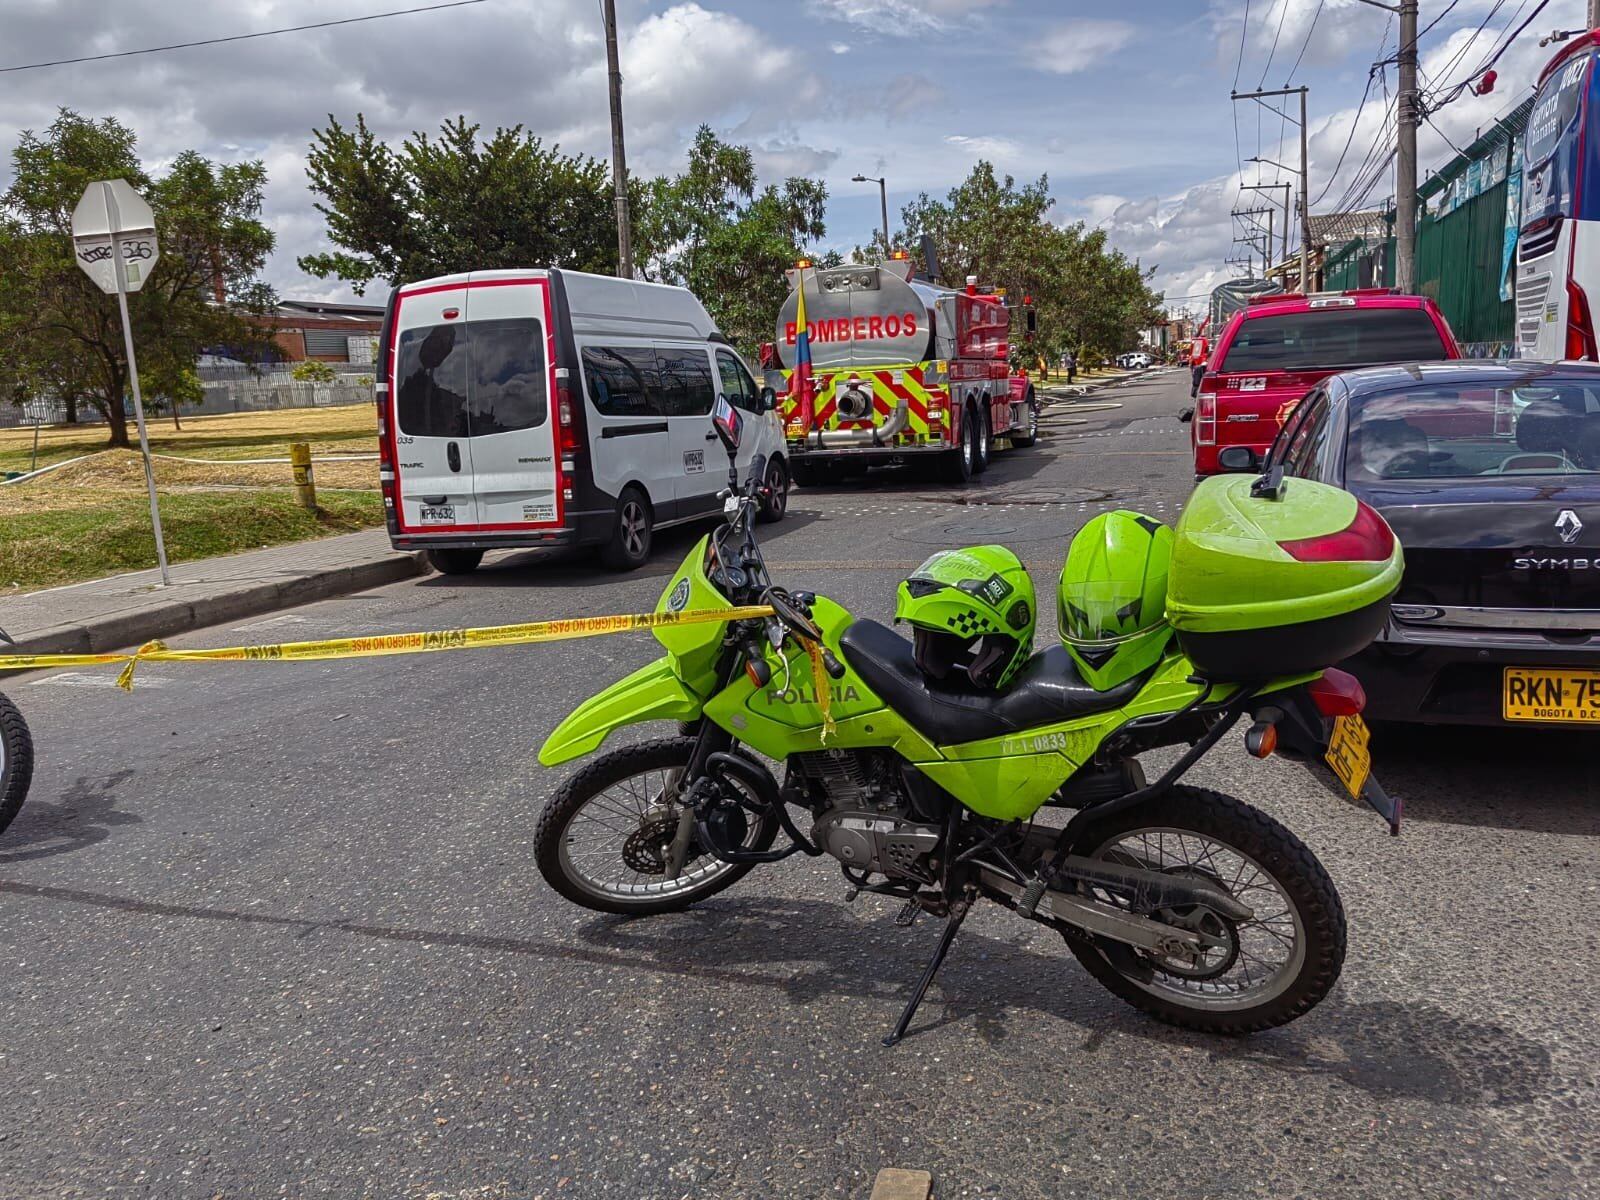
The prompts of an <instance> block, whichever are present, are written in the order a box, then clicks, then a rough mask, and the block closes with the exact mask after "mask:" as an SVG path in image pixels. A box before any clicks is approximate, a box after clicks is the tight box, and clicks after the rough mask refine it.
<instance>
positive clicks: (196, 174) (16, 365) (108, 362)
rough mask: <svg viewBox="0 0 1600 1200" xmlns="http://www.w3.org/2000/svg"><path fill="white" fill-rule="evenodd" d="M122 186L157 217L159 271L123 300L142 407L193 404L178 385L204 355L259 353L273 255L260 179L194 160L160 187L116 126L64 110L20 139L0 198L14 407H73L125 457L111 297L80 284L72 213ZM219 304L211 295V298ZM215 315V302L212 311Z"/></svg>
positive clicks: (2, 333)
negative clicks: (103, 429)
mask: <svg viewBox="0 0 1600 1200" xmlns="http://www.w3.org/2000/svg"><path fill="white" fill-rule="evenodd" d="M117 178H121V179H126V180H127V181H128V182H129V183H130V184H132V185H133V186H134V188H135V189H137V190H138V191H139V192H140V193H141V194H142V195H143V196H144V197H145V199H146V200H148V201H149V203H150V207H151V208H152V209H153V210H154V211H155V217H156V230H157V234H158V236H159V238H160V243H161V258H160V261H159V262H158V263H157V264H156V266H155V269H154V270H153V271H152V272H151V273H150V277H149V279H148V280H147V281H146V283H145V285H144V287H143V288H142V289H141V290H140V291H138V292H136V293H134V294H133V295H131V296H129V297H128V309H129V316H130V319H131V321H132V324H133V338H134V344H135V348H136V350H137V353H138V356H139V366H140V371H141V375H142V376H143V377H144V379H145V380H146V381H147V385H148V386H149V390H150V391H151V394H152V395H153V396H156V397H160V396H162V395H166V396H169V397H172V398H173V403H174V404H175V403H176V402H177V401H178V400H180V399H182V398H184V397H188V398H192V397H193V395H194V390H193V388H191V387H189V386H188V380H189V378H190V377H193V374H194V364H195V361H196V359H197V358H198V357H199V355H200V353H201V351H202V349H203V348H205V347H207V346H215V345H229V346H235V347H241V348H250V347H262V348H264V347H265V345H266V343H267V340H268V337H269V331H268V330H267V329H266V328H265V327H264V323H263V322H262V321H258V323H256V324H252V323H251V321H250V320H249V318H251V317H256V318H261V319H264V318H265V317H266V316H267V314H268V313H269V312H270V310H271V306H272V302H273V298H272V294H271V291H270V290H269V289H268V288H267V287H266V286H265V285H264V284H262V283H260V282H259V281H258V280H257V278H256V276H257V274H258V273H259V271H260V270H261V267H262V265H263V264H264V263H265V261H266V257H267V255H268V254H269V253H270V252H271V250H272V244H273V237H272V233H271V231H270V230H268V229H267V227H266V226H265V225H263V224H262V223H261V220H260V214H261V192H262V188H263V187H264V186H265V184H266V171H265V169H264V168H263V167H262V165H261V164H260V163H259V162H247V163H233V164H219V163H214V162H211V161H209V160H207V159H205V158H202V157H201V156H200V155H199V154H196V153H195V152H193V151H185V152H184V153H183V154H180V155H179V156H178V157H177V158H176V159H175V160H174V161H173V163H172V166H171V167H170V168H169V169H168V170H167V172H166V174H164V175H162V176H160V177H155V176H152V175H151V174H149V173H148V172H146V171H145V170H144V168H143V167H142V166H141V165H140V162H139V158H138V153H137V139H136V137H135V135H134V133H133V131H132V130H131V129H129V128H128V127H127V126H125V125H123V124H122V123H121V122H119V121H118V120H116V118H114V117H104V118H100V119H94V118H88V117H82V116H80V115H78V114H77V113H75V112H72V111H71V110H70V109H62V110H61V111H60V113H59V115H58V116H57V118H56V120H55V121H54V122H53V123H52V124H51V125H50V127H49V128H48V129H47V130H45V132H44V133H43V134H42V135H39V134H36V133H34V132H32V131H25V132H24V133H23V134H22V136H21V139H20V140H19V141H18V143H17V146H16V148H15V150H14V151H13V152H12V181H11V186H10V187H9V188H7V189H6V191H5V192H4V193H3V194H0V262H3V263H4V264H5V267H4V270H0V362H4V363H5V364H6V366H5V368H4V370H5V372H6V376H7V379H8V381H9V386H10V388H11V390H12V393H13V394H17V393H19V392H20V393H21V394H23V395H25V396H27V397H45V396H55V397H59V398H62V399H64V400H66V401H67V402H68V403H69V404H70V403H73V402H75V401H79V400H81V401H84V402H87V403H89V404H91V405H93V406H94V407H95V408H96V409H98V410H99V411H100V413H101V415H102V416H103V417H104V418H105V420H106V424H107V426H108V427H109V429H110V444H111V445H113V446H126V445H128V421H127V408H126V399H127V396H128V395H129V390H128V364H127V356H126V355H125V353H124V351H123V341H122V327H121V322H120V319H119V317H118V315H117V301H116V297H114V296H107V295H106V294H105V293H103V292H101V291H100V289H99V287H97V286H96V285H95V284H94V283H93V282H91V281H90V280H89V278H88V277H87V276H86V275H84V274H83V272H82V271H80V270H79V269H78V267H77V265H76V263H75V262H74V261H73V254H72V240H71V229H72V210H73V208H74V207H76V205H77V203H78V199H79V197H80V196H81V195H82V194H83V190H84V188H85V186H86V185H88V184H89V183H91V182H93V181H94V180H98V179H117ZM219 292H220V296H219ZM219 299H220V300H222V301H223V302H222V303H218V302H217V301H218V300H219Z"/></svg>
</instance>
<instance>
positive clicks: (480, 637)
mask: <svg viewBox="0 0 1600 1200" xmlns="http://www.w3.org/2000/svg"><path fill="white" fill-rule="evenodd" d="M772 615H773V610H772V609H771V608H769V607H767V606H766V605H748V606H746V607H743V608H712V609H693V610H691V611H689V612H654V613H632V614H622V615H617V616H608V617H569V618H567V619H565V620H561V621H529V622H526V623H524V624H520V625H491V626H487V627H485V628H482V629H433V630H428V631H426V632H422V633H382V634H374V635H372V636H370V637H351V638H328V639H326V640H325V641H320V642H275V643H271V644H268V645H264V646H218V647H214V648H211V649H205V650H174V649H172V648H171V647H169V646H167V645H166V644H165V643H164V642H146V643H145V644H144V645H143V646H140V647H139V648H138V649H137V650H135V651H134V652H133V653H132V654H6V655H0V671H33V670H41V669H53V668H56V667H91V666H107V665H115V664H118V663H120V664H122V673H121V674H120V675H118V676H117V686H118V687H120V688H122V689H124V690H125V691H131V690H132V689H133V672H134V668H135V667H137V666H138V665H139V664H140V663H142V662H310V661H315V660H318V659H330V658H379V657H382V656H385V655H390V654H431V653H433V652H435V651H439V650H472V649H477V648H478V647H481V646H524V645H528V644H530V643H533V642H562V641H567V640H569V639H572V638H586V637H598V636H600V635H602V634H607V633H627V632H630V631H632V630H636V629H659V628H661V627H662V626H666V625H704V624H708V623H710V622H714V621H745V620H750V619H752V618H755V617H770V616H772ZM818 661H819V662H820V657H819V659H818ZM825 694H826V693H825V692H822V691H820V690H819V692H818V695H819V697H821V696H822V695H825ZM823 712H824V717H826V715H827V707H826V706H824V709H823Z"/></svg>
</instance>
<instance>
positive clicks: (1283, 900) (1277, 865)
mask: <svg viewBox="0 0 1600 1200" xmlns="http://www.w3.org/2000/svg"><path fill="white" fill-rule="evenodd" d="M1078 845H1079V846H1080V847H1081V848H1082V849H1083V852H1084V853H1087V854H1089V855H1091V856H1092V857H1095V858H1105V859H1108V860H1110V861H1115V862H1121V863H1125V864H1129V865H1137V866H1143V867H1146V868H1151V869H1156V870H1162V871H1168V872H1171V873H1174V874H1190V875H1193V876H1195V877H1198V878H1204V879H1206V880H1207V881H1208V882H1211V883H1214V884H1217V885H1220V886H1222V887H1224V888H1225V889H1226V890H1227V891H1228V892H1229V893H1230V894H1232V895H1233V896H1234V897H1235V898H1236V899H1238V900H1240V901H1241V902H1243V903H1244V904H1246V905H1249V906H1250V907H1251V908H1252V909H1253V910H1254V911H1255V914H1256V915H1255V917H1254V918H1253V919H1252V920H1250V921H1247V922H1244V923H1243V924H1240V925H1233V924H1231V923H1229V922H1227V921H1225V920H1223V919H1222V918H1219V917H1217V916H1216V915H1215V914H1212V915H1211V916H1209V917H1204V918H1203V921H1204V922H1205V923H1206V924H1207V927H1208V928H1209V930H1210V931H1211V932H1213V933H1214V934H1220V936H1219V937H1217V938H1216V941H1217V943H1218V945H1217V948H1216V950H1215V953H1214V954H1212V953H1210V952H1208V954H1207V955H1203V956H1202V957H1201V959H1200V960H1199V961H1198V962H1194V961H1190V962H1180V961H1176V960H1172V959H1166V958H1162V957H1160V956H1157V955H1154V954H1151V953H1147V952H1145V951H1142V950H1135V949H1133V948H1132V947H1129V946H1125V945H1122V944H1120V943H1114V942H1110V941H1107V940H1105V939H1102V938H1096V937H1093V936H1090V935H1086V934H1083V933H1081V932H1079V931H1066V930H1063V936H1064V937H1065V938H1066V941H1067V945H1068V946H1069V947H1071V949H1072V953H1073V954H1074V955H1075V956H1076V957H1077V959H1078V961H1079V962H1080V963H1082V964H1083V966H1084V968H1085V969H1086V970H1088V972H1089V973H1090V974H1091V975H1093V976H1094V977H1095V978H1096V979H1097V980H1099V981H1100V982H1101V983H1102V984H1104V985H1105V986H1106V987H1107V988H1108V989H1109V990H1110V991H1112V992H1113V993H1115V994H1116V995H1117V996H1120V997H1121V998H1122V999H1123V1000H1126V1001H1127V1002H1128V1003H1129V1004H1131V1005H1133V1006H1134V1007H1135V1008H1137V1009H1140V1010H1142V1011H1143V1012H1146V1013H1149V1014H1150V1015H1151V1016H1153V1017H1155V1018H1156V1019H1157V1020H1160V1021H1165V1022H1167V1023H1168V1024H1171V1025H1178V1026H1181V1027H1183V1028H1185V1029H1194V1030H1199V1031H1201V1032H1204V1033H1223V1034H1242V1033H1255V1032H1259V1031H1260V1030H1263V1029H1271V1028H1273V1027H1274V1026H1277V1025H1284V1024H1287V1023H1288V1022H1290V1021H1293V1020H1295V1019H1296V1018H1297V1017H1301V1016H1304V1015H1305V1014H1306V1013H1308V1012H1310V1011H1311V1010H1312V1009H1313V1008H1315V1007H1316V1006H1317V1004H1318V1003H1320V1002H1321V1000H1322V999H1323V997H1325V996H1326V995H1327V994H1328V992H1329V991H1330V990H1331V989H1332V988H1333V985H1334V983H1335V981H1337V980H1338V978H1339V971H1340V969H1341V968H1342V967H1343V965H1344V955H1345V943H1346V931H1345V919H1344V906H1343V905H1342V904H1341V903H1340V900H1339V893H1338V891H1337V890H1336V889H1335V888H1334V886H1333V880H1332V879H1330V878H1329V877H1328V873H1327V871H1326V870H1325V869H1324V868H1323V866H1322V864H1321V863H1320V862H1318V861H1317V858H1316V856H1315V855H1313V854H1312V853H1311V851H1310V850H1309V849H1308V848H1307V847H1306V845H1305V843H1304V842H1302V841H1301V840H1300V839H1299V838H1297V837H1296V836H1295V835H1294V834H1293V833H1291V832H1290V831H1289V830H1288V829H1286V828H1285V827H1284V826H1282V825H1281V824H1279V823H1278V822H1277V821H1275V820H1273V819H1272V818H1271V817H1269V816H1267V814H1266V813H1263V812H1261V811H1260V810H1258V809H1255V808H1252V807H1251V806H1250V805H1248V804H1245V803H1243V802H1242V801H1239V800H1235V799H1234V798H1233V797H1231V796H1225V795H1223V794H1222V793H1220V792H1212V791H1206V790H1203V789H1201V788H1194V787H1184V786H1181V785H1180V786H1177V787H1174V788H1173V789H1172V790H1171V791H1170V792H1169V793H1167V794H1166V795H1165V796H1162V797H1160V798H1159V799H1156V800H1153V801H1151V802H1150V803H1148V804H1146V805H1143V806H1141V807H1139V808H1138V809H1136V810H1134V811H1131V812H1127V813H1120V814H1115V815H1113V816H1111V817H1108V818H1106V819H1105V820H1104V821H1102V822H1099V823H1097V824H1095V825H1092V826H1091V827H1090V828H1089V829H1088V830H1087V831H1085V833H1084V835H1083V836H1082V837H1081V838H1080V839H1079V840H1078ZM1096 898H1097V899H1101V900H1111V901H1112V902H1113V903H1118V904H1119V905H1120V903H1121V902H1120V901H1117V900H1115V899H1113V898H1111V897H1109V896H1106V895H1100V894H1098V893H1097V896H1096ZM1162 915H1163V917H1164V919H1169V920H1170V919H1172V918H1173V917H1174V916H1176V917H1178V918H1179V919H1180V920H1181V919H1183V918H1184V917H1185V916H1187V917H1188V918H1189V919H1196V917H1197V916H1198V915H1197V914H1194V913H1190V914H1162Z"/></svg>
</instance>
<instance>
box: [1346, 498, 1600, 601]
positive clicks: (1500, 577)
mask: <svg viewBox="0 0 1600 1200" xmlns="http://www.w3.org/2000/svg"><path fill="white" fill-rule="evenodd" d="M1462 482H1464V481H1460V480H1452V481H1451V483H1452V484H1453V485H1457V484H1460V483H1462ZM1358 491H1359V494H1360V495H1361V496H1362V498H1363V499H1365V500H1366V501H1367V502H1368V503H1370V504H1371V505H1372V506H1373V507H1375V508H1377V509H1378V511H1379V512H1381V513H1382V514H1383V515H1384V517H1385V518H1386V519H1387V520H1388V522H1389V524H1390V525H1391V526H1392V527H1393V529H1394V531H1395V533H1396V534H1397V535H1398V536H1399V538H1400V543H1401V545H1402V546H1403V547H1404V548H1405V560H1406V567H1405V577H1404V581H1403V582H1402V584H1401V587H1400V593H1399V595H1398V596H1397V597H1396V598H1395V604H1396V606H1397V608H1396V615H1397V616H1400V617H1402V619H1404V618H1405V616H1406V614H1407V613H1408V612H1409V609H1408V608H1407V607H1406V606H1417V607H1418V608H1421V609H1426V608H1429V607H1433V606H1439V607H1445V608H1498V609H1525V610H1557V609H1564V610H1573V609H1590V610H1595V611H1596V613H1597V615H1600V482H1595V483H1583V484H1579V485H1576V486H1574V485H1572V484H1570V483H1567V482H1564V481H1562V480H1560V479H1558V478H1556V477H1546V478H1544V479H1537V480H1535V479H1527V478H1523V479H1519V480H1517V481H1515V482H1510V481H1506V482H1496V483H1493V484H1488V483H1485V484H1483V485H1481V486H1472V487H1468V488H1462V487H1459V486H1451V487H1449V488H1443V487H1440V486H1438V485H1437V484H1432V485H1430V484H1425V483H1418V484H1416V485H1411V486H1398V485H1395V484H1392V483H1387V482H1386V483H1385V484H1384V485H1383V486H1382V487H1381V488H1373V487H1360V488H1359V489H1358ZM1565 513H1571V515H1572V517H1574V518H1576V521H1577V523H1578V524H1579V525H1580V526H1581V528H1579V529H1577V531H1576V533H1573V531H1572V530H1573V522H1572V521H1571V520H1570V519H1566V518H1564V517H1563V514H1565ZM1558 522H1559V525H1558ZM1563 529H1564V530H1565V531H1566V532H1567V534H1568V535H1569V536H1570V538H1571V540H1563ZM1411 616H1412V618H1413V619H1420V620H1425V621H1429V622H1430V623H1434V624H1450V623H1452V622H1451V620H1450V617H1449V616H1448V615H1441V614H1429V613H1424V612H1419V613H1415V614H1411ZM1523 627H1526V626H1525V625H1524V626H1523Z"/></svg>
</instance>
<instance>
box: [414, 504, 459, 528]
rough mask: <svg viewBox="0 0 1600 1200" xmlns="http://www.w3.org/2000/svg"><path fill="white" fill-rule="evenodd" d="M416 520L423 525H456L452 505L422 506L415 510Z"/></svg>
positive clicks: (454, 508) (453, 506)
mask: <svg viewBox="0 0 1600 1200" xmlns="http://www.w3.org/2000/svg"><path fill="white" fill-rule="evenodd" d="M417 519H418V520H419V521H421V522H422V523H423V524H424V525H454V524H455V523H456V506H455V505H454V504H424V505H423V506H422V507H421V508H420V509H418V510H417Z"/></svg>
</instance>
